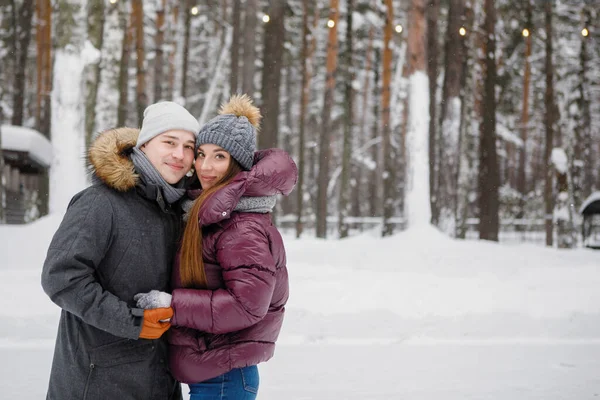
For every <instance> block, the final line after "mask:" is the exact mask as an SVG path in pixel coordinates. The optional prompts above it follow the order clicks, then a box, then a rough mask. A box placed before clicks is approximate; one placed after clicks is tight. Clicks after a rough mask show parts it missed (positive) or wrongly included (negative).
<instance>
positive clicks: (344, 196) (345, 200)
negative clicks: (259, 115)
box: [338, 0, 354, 238]
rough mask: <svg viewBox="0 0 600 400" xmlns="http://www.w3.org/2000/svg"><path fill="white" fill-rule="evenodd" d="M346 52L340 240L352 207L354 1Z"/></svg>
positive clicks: (350, 1) (348, 18)
mask: <svg viewBox="0 0 600 400" xmlns="http://www.w3.org/2000/svg"><path fill="white" fill-rule="evenodd" d="M346 10H347V15H346V51H345V52H344V64H345V71H344V72H345V75H346V78H345V80H346V82H345V83H344V139H343V150H342V172H341V176H340V193H339V199H338V234H339V237H340V238H345V237H348V229H349V228H348V224H347V223H346V220H345V218H346V217H347V216H348V212H349V206H350V167H351V166H350V158H351V153H352V138H353V136H354V135H353V133H352V128H353V126H354V91H353V89H352V82H353V81H354V67H353V63H352V56H353V46H352V45H353V43H352V37H353V36H352V34H353V32H352V19H353V18H352V14H353V12H354V0H348V4H347V5H346Z"/></svg>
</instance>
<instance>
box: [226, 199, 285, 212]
mask: <svg viewBox="0 0 600 400" xmlns="http://www.w3.org/2000/svg"><path fill="white" fill-rule="evenodd" d="M276 203H277V196H262V197H242V198H241V199H240V201H239V203H238V204H237V206H236V207H235V208H234V209H233V211H239V212H249V213H258V214H266V213H270V212H271V211H273V208H275V204H276Z"/></svg>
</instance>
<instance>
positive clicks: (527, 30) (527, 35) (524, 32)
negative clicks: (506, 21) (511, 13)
mask: <svg viewBox="0 0 600 400" xmlns="http://www.w3.org/2000/svg"><path fill="white" fill-rule="evenodd" d="M522 34H523V37H529V29H527V28H525V29H523V32H522Z"/></svg>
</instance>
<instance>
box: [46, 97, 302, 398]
mask: <svg viewBox="0 0 600 400" xmlns="http://www.w3.org/2000/svg"><path fill="white" fill-rule="evenodd" d="M259 121H260V112H259V110H258V109H257V108H256V107H255V106H254V105H253V104H252V102H251V100H250V99H249V98H248V97H247V96H245V95H242V96H233V97H232V98H231V100H230V101H229V102H228V103H226V104H224V105H223V106H222V108H221V110H220V113H219V115H218V116H216V117H215V118H213V119H212V120H210V121H209V122H208V123H207V124H206V125H204V126H202V127H200V126H199V124H198V121H197V120H196V119H195V118H194V117H193V116H192V115H191V114H190V113H189V112H188V111H187V110H185V109H184V108H183V107H181V106H179V105H177V104H175V103H172V102H160V103H156V104H153V105H151V106H149V107H148V108H147V109H146V110H145V112H144V119H143V122H142V127H141V129H139V130H137V129H130V128H118V129H112V130H108V131H105V132H103V133H101V134H100V135H99V136H98V137H97V138H96V140H95V142H94V143H93V144H92V146H91V148H90V151H89V161H90V166H91V169H92V173H93V183H92V186H90V187H88V188H87V189H85V190H83V191H82V192H80V193H78V194H76V195H75V196H74V197H73V199H72V200H71V202H70V204H69V206H68V208H67V211H66V214H65V216H64V219H63V221H62V223H61V225H60V227H59V228H58V230H57V232H56V233H55V235H54V237H53V239H52V242H51V244H50V247H49V249H48V254H47V257H46V261H45V263H44V267H43V271H42V287H43V289H44V291H45V292H46V294H47V295H48V296H49V297H50V299H51V300H52V301H53V302H54V303H56V304H57V305H58V306H60V307H61V308H62V313H61V317H60V322H59V326H58V333H57V339H56V346H55V350H54V360H53V363H52V370H51V374H50V383H49V388H48V394H47V398H48V399H60V400H68V399H120V400H121V399H123V400H124V399H144V400H146V399H147V400H151V399H152V400H153V399H157V400H158V399H161V400H166V399H180V398H182V393H181V385H180V382H184V383H187V384H188V385H189V388H190V399H191V400H200V399H207V400H208V399H215V400H216V399H255V398H256V394H257V390H258V382H259V375H258V369H257V364H259V363H261V362H264V361H267V360H269V359H270V358H271V357H272V356H273V353H274V349H275V342H276V340H277V337H278V335H279V331H280V329H281V326H282V322H283V315H284V311H285V309H284V307H285V304H286V301H287V299H288V275H287V269H286V257H285V249H284V246H283V241H282V238H281V235H280V234H279V232H278V230H277V229H276V228H275V226H274V225H273V224H272V222H271V211H272V210H273V208H274V206H275V202H276V196H277V195H280V194H283V195H287V194H289V193H290V192H291V190H292V189H293V187H294V185H295V183H296V179H297V168H296V165H295V164H294V162H293V160H292V159H291V158H290V156H289V155H288V154H287V153H285V152H284V151H282V150H278V149H269V150H262V151H257V149H256V134H257V128H258V125H259ZM192 167H193V169H194V170H195V172H194V174H192V173H191V171H192Z"/></svg>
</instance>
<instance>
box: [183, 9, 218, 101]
mask: <svg viewBox="0 0 600 400" xmlns="http://www.w3.org/2000/svg"><path fill="white" fill-rule="evenodd" d="M184 4H185V7H184V9H183V13H184V15H185V18H184V22H183V29H184V31H183V52H182V60H181V98H182V99H183V102H184V104H185V101H186V99H187V86H188V85H187V76H188V60H189V58H190V32H191V29H192V12H191V8H192V0H184ZM223 43H225V42H223Z"/></svg>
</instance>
